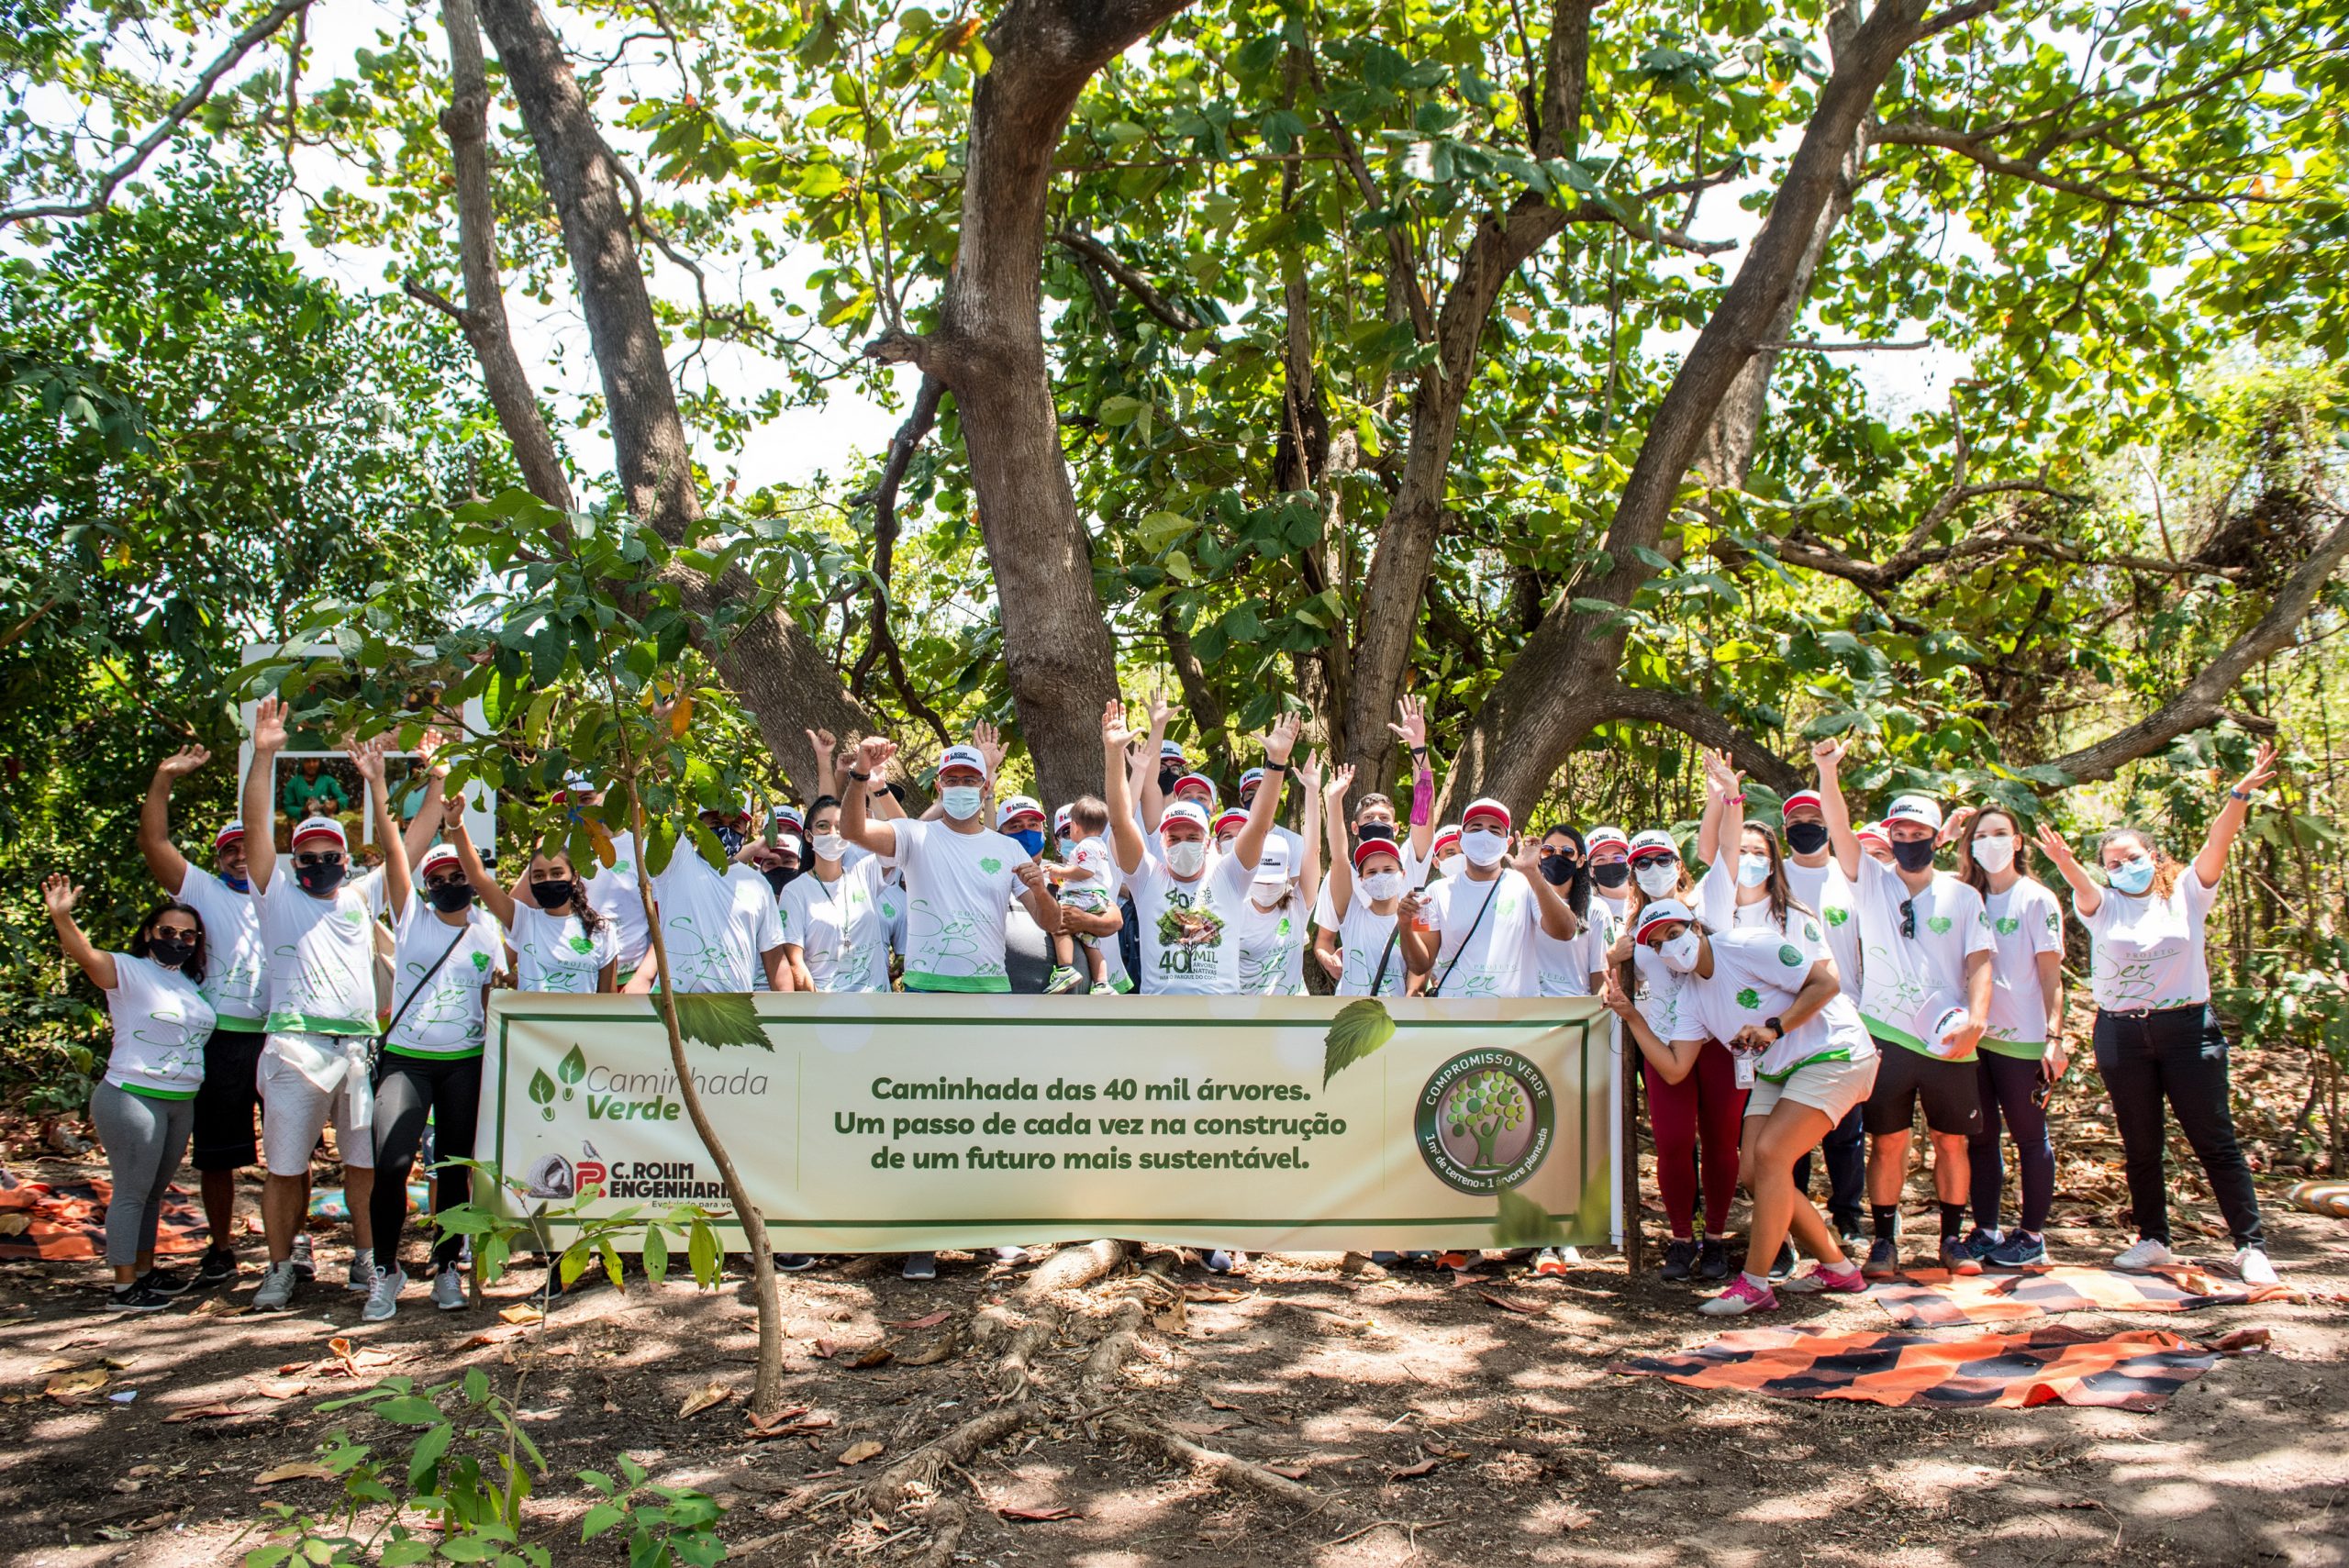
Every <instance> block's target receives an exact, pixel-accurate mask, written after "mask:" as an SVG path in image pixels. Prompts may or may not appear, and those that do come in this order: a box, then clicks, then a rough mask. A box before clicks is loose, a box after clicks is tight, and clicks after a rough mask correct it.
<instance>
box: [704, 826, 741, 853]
mask: <svg viewBox="0 0 2349 1568" xmlns="http://www.w3.org/2000/svg"><path fill="white" fill-rule="evenodd" d="M710 831H711V832H713V833H715V834H717V835H718V843H719V844H721V845H722V846H724V847H725V850H726V852H727V853H728V854H729V855H730V854H733V853H734V852H735V851H739V850H740V849H741V847H742V845H743V842H744V834H743V832H742V829H740V828H711V829H710Z"/></svg>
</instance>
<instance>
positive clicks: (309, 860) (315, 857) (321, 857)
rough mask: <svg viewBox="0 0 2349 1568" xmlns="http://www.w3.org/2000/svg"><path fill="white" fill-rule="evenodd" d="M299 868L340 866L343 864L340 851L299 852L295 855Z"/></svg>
mask: <svg viewBox="0 0 2349 1568" xmlns="http://www.w3.org/2000/svg"><path fill="white" fill-rule="evenodd" d="M294 863H295V865H297V866H339V865H340V864H341V863H342V852H341V851H340V850H297V851H295V853H294Z"/></svg>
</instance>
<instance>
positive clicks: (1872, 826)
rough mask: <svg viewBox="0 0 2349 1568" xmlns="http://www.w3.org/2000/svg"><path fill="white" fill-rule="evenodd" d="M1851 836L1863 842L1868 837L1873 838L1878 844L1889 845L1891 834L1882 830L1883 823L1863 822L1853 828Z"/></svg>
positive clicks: (1868, 838)
mask: <svg viewBox="0 0 2349 1568" xmlns="http://www.w3.org/2000/svg"><path fill="white" fill-rule="evenodd" d="M1852 836H1853V837H1854V838H1855V839H1857V840H1859V841H1860V842H1861V843H1863V844H1865V843H1866V842H1867V841H1868V840H1870V839H1874V840H1876V842H1877V843H1879V844H1885V845H1889V844H1890V843H1891V842H1892V835H1891V834H1889V833H1887V832H1886V831H1885V830H1884V824H1883V823H1881V822H1863V823H1861V824H1860V825H1859V826H1858V827H1857V828H1854V829H1853V831H1852Z"/></svg>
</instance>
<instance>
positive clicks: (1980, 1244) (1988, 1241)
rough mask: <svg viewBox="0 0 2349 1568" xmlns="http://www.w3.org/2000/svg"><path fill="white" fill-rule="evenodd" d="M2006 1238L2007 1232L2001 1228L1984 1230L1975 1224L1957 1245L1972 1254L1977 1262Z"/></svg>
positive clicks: (1993, 1250)
mask: <svg viewBox="0 0 2349 1568" xmlns="http://www.w3.org/2000/svg"><path fill="white" fill-rule="evenodd" d="M2006 1239H2007V1233H2006V1232H2005V1231H2003V1230H1985V1229H1982V1227H1980V1226H1978V1225H1977V1226H1976V1227H1975V1228H1974V1229H1972V1230H1970V1231H1968V1232H1967V1233H1966V1237H1965V1240H1963V1241H1961V1242H1959V1243H1958V1245H1959V1246H1961V1247H1963V1248H1965V1250H1966V1251H1968V1252H1969V1253H1971V1254H1973V1257H1974V1261H1975V1262H1977V1263H1978V1262H1981V1261H1982V1260H1983V1259H1985V1258H1987V1257H1988V1256H1989V1255H1990V1254H1991V1253H1993V1252H1995V1251H1998V1247H1999V1245H2000V1243H2002V1242H2004V1241H2005V1240H2006Z"/></svg>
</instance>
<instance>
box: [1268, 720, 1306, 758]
mask: <svg viewBox="0 0 2349 1568" xmlns="http://www.w3.org/2000/svg"><path fill="white" fill-rule="evenodd" d="M1300 728H1303V724H1302V723H1301V722H1300V721H1299V719H1298V718H1297V715H1295V714H1293V713H1285V714H1283V715H1281V716H1280V717H1278V718H1276V719H1275V720H1274V721H1273V728H1272V730H1271V731H1270V733H1268V734H1266V735H1265V737H1264V760H1265V761H1266V762H1287V761H1288V756H1289V753H1290V752H1291V751H1296V750H1297V731H1298V730H1299V729H1300Z"/></svg>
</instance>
